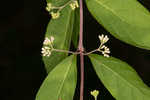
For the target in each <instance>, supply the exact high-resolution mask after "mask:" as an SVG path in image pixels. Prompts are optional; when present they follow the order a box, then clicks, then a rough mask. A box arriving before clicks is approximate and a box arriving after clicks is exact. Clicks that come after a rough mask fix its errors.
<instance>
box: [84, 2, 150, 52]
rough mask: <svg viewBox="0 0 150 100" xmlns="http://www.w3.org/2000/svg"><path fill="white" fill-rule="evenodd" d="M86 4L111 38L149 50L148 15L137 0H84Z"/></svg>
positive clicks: (149, 28) (149, 29)
mask: <svg viewBox="0 0 150 100" xmlns="http://www.w3.org/2000/svg"><path fill="white" fill-rule="evenodd" d="M86 4H87V7H88V9H89V10H90V12H91V14H92V15H93V16H94V17H95V19H96V20H97V21H98V22H99V23H100V24H102V25H103V26H104V27H105V28H106V29H107V30H108V31H109V32H110V33H111V34H112V35H113V36H115V37H116V38H118V39H120V40H122V41H124V42H126V43H128V44H131V45H134V46H136V47H140V48H145V49H149V50H150V13H149V12H148V10H146V9H145V8H144V7H143V6H142V5H141V4H140V3H139V2H138V1H137V0H86Z"/></svg>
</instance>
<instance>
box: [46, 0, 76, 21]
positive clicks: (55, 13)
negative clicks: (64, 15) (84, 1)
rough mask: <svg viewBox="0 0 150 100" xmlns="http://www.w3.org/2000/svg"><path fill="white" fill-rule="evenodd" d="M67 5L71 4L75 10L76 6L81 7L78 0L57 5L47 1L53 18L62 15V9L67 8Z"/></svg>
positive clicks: (47, 8)
mask: <svg viewBox="0 0 150 100" xmlns="http://www.w3.org/2000/svg"><path fill="white" fill-rule="evenodd" d="M67 5H70V7H71V9H72V10H75V9H76V8H78V7H79V4H78V1H77V0H70V1H68V2H67V3H66V4H64V5H62V6H59V7H56V6H54V5H52V3H50V2H49V3H47V7H46V10H47V11H48V12H50V14H51V16H52V19H57V18H59V16H60V11H61V10H62V9H63V8H65V7H66V6H67Z"/></svg>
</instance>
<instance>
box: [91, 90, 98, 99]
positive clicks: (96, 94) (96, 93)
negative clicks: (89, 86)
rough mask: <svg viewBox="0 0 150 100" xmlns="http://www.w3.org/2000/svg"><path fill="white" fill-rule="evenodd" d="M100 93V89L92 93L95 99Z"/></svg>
mask: <svg viewBox="0 0 150 100" xmlns="http://www.w3.org/2000/svg"><path fill="white" fill-rule="evenodd" d="M98 94H99V91H98V90H94V91H91V95H92V96H93V97H94V98H95V100H97V96H98Z"/></svg>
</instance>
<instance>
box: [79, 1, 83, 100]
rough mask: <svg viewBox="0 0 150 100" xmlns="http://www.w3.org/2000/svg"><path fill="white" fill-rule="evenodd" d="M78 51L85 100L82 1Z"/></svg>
mask: <svg viewBox="0 0 150 100" xmlns="http://www.w3.org/2000/svg"><path fill="white" fill-rule="evenodd" d="M78 50H79V52H80V68H81V76H80V77H81V79H80V100H83V95H84V55H83V52H84V47H83V1H82V0H80V37H79V45H78Z"/></svg>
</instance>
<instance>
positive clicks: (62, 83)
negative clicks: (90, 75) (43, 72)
mask: <svg viewBox="0 0 150 100" xmlns="http://www.w3.org/2000/svg"><path fill="white" fill-rule="evenodd" d="M73 59H74V57H72V59H71V60H70V62H71V63H70V64H69V65H68V68H67V71H66V73H65V75H64V79H63V80H62V82H61V84H60V89H59V90H58V95H57V97H59V95H60V93H61V90H62V88H63V85H64V83H65V80H66V77H67V74H68V73H69V69H70V68H71V65H72V64H73Z"/></svg>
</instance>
